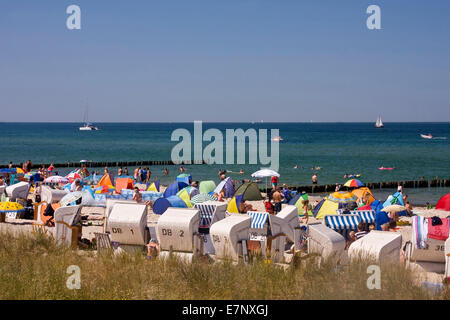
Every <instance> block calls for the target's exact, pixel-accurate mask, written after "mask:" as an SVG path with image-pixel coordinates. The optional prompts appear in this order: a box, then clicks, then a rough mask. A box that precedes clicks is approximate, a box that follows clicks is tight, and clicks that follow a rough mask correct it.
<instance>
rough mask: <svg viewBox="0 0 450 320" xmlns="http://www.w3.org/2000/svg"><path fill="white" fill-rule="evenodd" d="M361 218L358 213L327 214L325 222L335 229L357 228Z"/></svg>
mask: <svg viewBox="0 0 450 320" xmlns="http://www.w3.org/2000/svg"><path fill="white" fill-rule="evenodd" d="M360 222H361V218H360V217H359V215H357V214H343V215H327V216H325V217H324V223H325V225H326V226H327V227H329V228H331V229H334V230H356V229H357V227H358V223H360Z"/></svg>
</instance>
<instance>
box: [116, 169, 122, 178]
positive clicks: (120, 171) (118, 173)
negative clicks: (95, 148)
mask: <svg viewBox="0 0 450 320" xmlns="http://www.w3.org/2000/svg"><path fill="white" fill-rule="evenodd" d="M122 173H123V170H122V167H119V169H118V170H117V176H119V177H120V176H121V175H122Z"/></svg>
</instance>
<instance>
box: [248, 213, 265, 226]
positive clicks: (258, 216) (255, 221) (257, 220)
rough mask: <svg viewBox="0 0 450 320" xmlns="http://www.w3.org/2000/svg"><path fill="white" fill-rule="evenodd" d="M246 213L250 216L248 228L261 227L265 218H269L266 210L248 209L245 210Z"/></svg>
mask: <svg viewBox="0 0 450 320" xmlns="http://www.w3.org/2000/svg"><path fill="white" fill-rule="evenodd" d="M247 215H249V216H250V217H251V218H252V222H251V225H250V228H253V229H263V228H264V225H265V224H266V221H267V219H268V218H269V213H268V212H256V211H249V212H247Z"/></svg>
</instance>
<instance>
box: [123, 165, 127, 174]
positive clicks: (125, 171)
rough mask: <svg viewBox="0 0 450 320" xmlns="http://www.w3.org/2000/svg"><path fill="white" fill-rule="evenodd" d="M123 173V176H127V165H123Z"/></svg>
mask: <svg viewBox="0 0 450 320" xmlns="http://www.w3.org/2000/svg"><path fill="white" fill-rule="evenodd" d="M123 175H124V176H127V175H128V168H127V167H125V168H124V169H123Z"/></svg>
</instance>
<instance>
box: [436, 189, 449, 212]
mask: <svg viewBox="0 0 450 320" xmlns="http://www.w3.org/2000/svg"><path fill="white" fill-rule="evenodd" d="M436 209H439V210H445V211H450V193H447V194H446V195H445V196H443V197H442V198H440V199H439V201H438V203H437V204H436Z"/></svg>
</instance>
